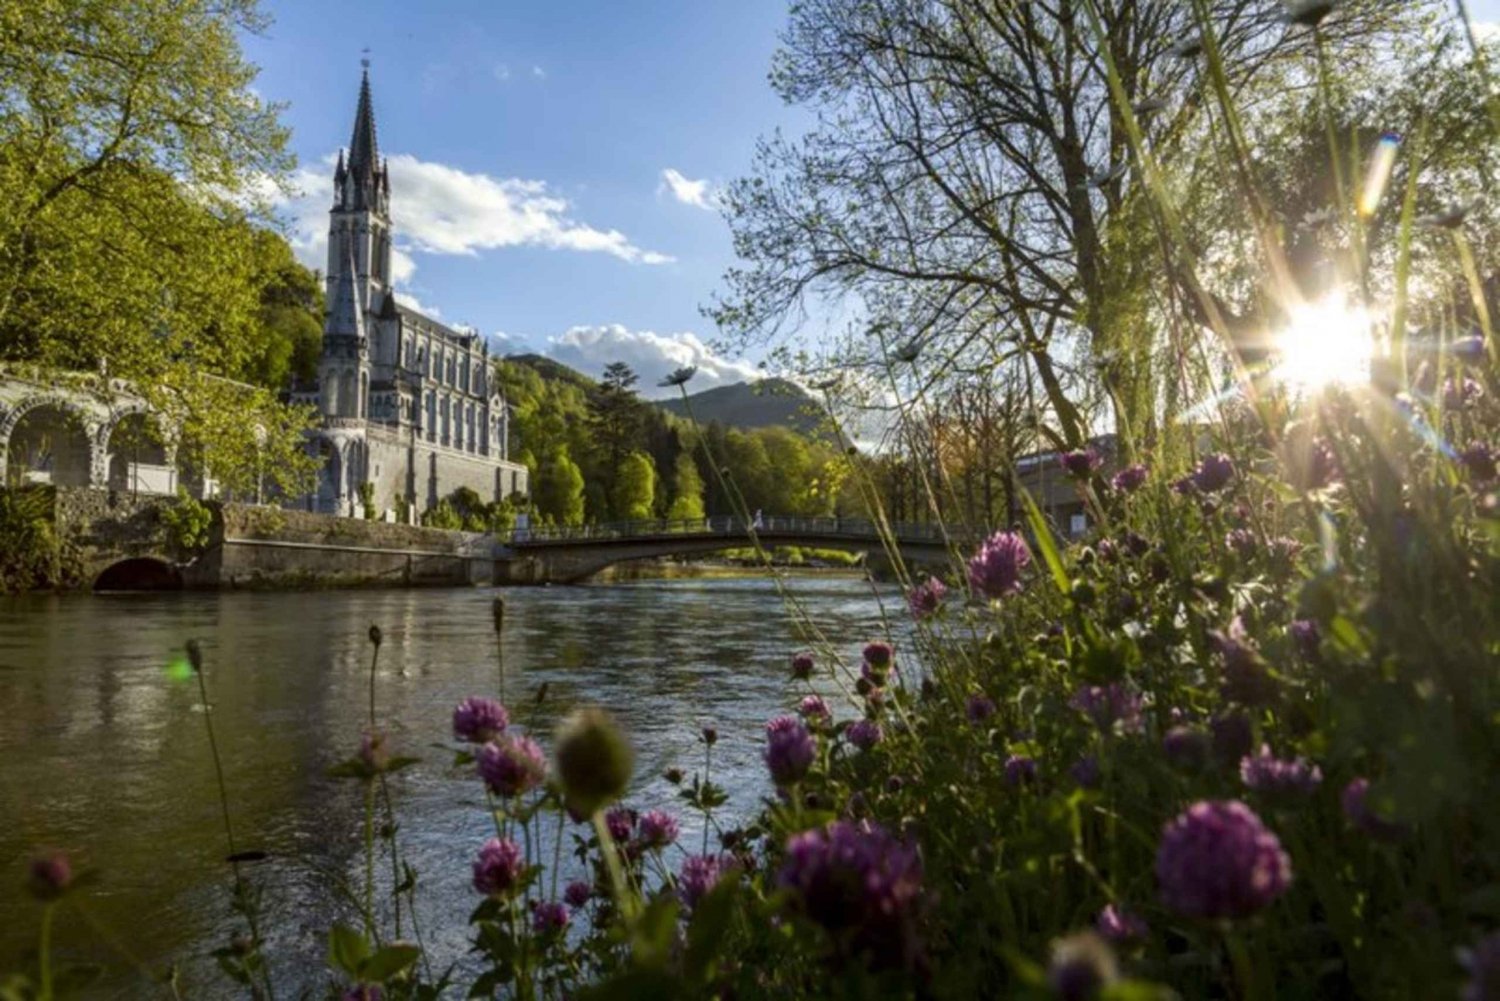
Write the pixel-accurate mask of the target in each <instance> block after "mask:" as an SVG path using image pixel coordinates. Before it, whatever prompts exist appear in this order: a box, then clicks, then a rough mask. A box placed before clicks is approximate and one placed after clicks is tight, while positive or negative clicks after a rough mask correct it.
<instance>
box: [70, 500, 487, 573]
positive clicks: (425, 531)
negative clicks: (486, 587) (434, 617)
mask: <svg viewBox="0 0 1500 1001" xmlns="http://www.w3.org/2000/svg"><path fill="white" fill-rule="evenodd" d="M178 503H179V502H178V501H177V500H176V499H175V498H171V497H159V496H157V497H144V496H143V497H135V496H132V495H129V494H124V493H118V492H111V491H105V490H91V489H82V488H60V489H57V490H56V491H55V499H54V502H53V521H54V523H55V525H56V529H57V531H58V533H59V535H60V536H61V537H62V538H63V539H64V540H65V541H66V544H67V546H68V548H69V551H70V553H71V558H72V559H73V560H74V561H75V565H76V567H77V571H76V573H74V574H71V575H70V579H69V581H68V583H69V584H70V585H74V586H77V587H78V588H80V589H90V588H95V587H104V588H109V589H113V588H124V589H152V590H155V589H172V588H178V587H183V588H195V589H205V590H214V589H219V588H226V589H231V588H249V589H256V588H262V589H290V588H324V587H414V586H453V585H463V584H481V583H482V584H488V583H490V582H491V581H492V580H493V579H494V572H495V560H494V547H493V540H492V539H491V538H490V537H489V536H486V535H482V534H476V533H472V532H450V531H444V530H442V529H435V528H420V527H416V526H412V525H397V524H391V523H388V522H380V521H362V520H359V519H354V518H339V517H335V516H332V515H325V514H314V513H311V512H308V511H293V510H286V509H282V508H274V507H257V506H254V505H243V504H209V505H206V508H207V511H208V514H209V521H208V524H207V526H206V529H205V531H204V533H203V535H202V537H201V538H199V539H196V540H192V544H190V545H184V540H183V539H181V538H180V537H177V536H176V535H175V534H174V531H173V528H172V526H171V524H170V523H169V519H168V518H166V517H164V514H165V512H166V511H168V510H169V509H171V508H173V507H175V506H176V505H177V504H178Z"/></svg>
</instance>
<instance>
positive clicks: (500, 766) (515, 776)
mask: <svg viewBox="0 0 1500 1001" xmlns="http://www.w3.org/2000/svg"><path fill="white" fill-rule="evenodd" d="M479 774H480V777H481V778H483V779H484V784H485V785H487V786H489V789H490V792H493V793H494V794H495V795H496V796H519V795H521V794H522V793H524V792H527V791H528V790H531V789H534V788H536V787H537V786H538V785H539V784H541V781H542V778H543V777H544V776H545V775H546V774H547V757H546V755H544V754H543V753H542V748H541V745H539V744H538V743H537V742H536V741H534V740H532V739H531V738H530V737H503V738H501V739H500V740H498V741H491V742H490V743H488V744H485V745H484V746H483V747H481V748H480V749H479Z"/></svg>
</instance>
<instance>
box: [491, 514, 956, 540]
mask: <svg viewBox="0 0 1500 1001" xmlns="http://www.w3.org/2000/svg"><path fill="white" fill-rule="evenodd" d="M890 531H891V534H892V535H893V536H894V537H895V538H896V540H897V541H899V542H927V543H942V542H944V541H945V539H947V538H955V537H956V538H963V537H964V536H965V532H964V530H962V529H957V528H955V527H953V526H948V529H947V534H946V535H945V534H944V531H943V529H942V527H940V526H938V525H934V524H917V523H907V522H897V523H895V524H892V525H891V526H890ZM752 532H754V533H755V534H756V535H807V536H825V537H832V536H837V537H844V538H851V539H862V540H868V539H877V538H879V537H880V536H881V530H880V526H879V525H878V524H877V523H876V522H874V521H872V520H870V519H868V518H804V517H795V516H792V517H789V516H784V515H772V516H770V517H759V518H749V519H746V518H739V517H736V516H733V515H715V516H714V517H711V518H688V519H669V518H648V519H644V520H640V521H620V522H609V523H606V524H601V525H552V526H547V527H531V528H518V529H516V530H515V531H513V532H512V533H511V539H510V541H511V542H512V543H513V544H525V543H545V542H586V541H604V540H612V539H637V538H658V537H661V536H669V535H697V536H704V535H707V536H722V537H726V538H744V539H745V541H746V542H749V541H750V537H751V534H752Z"/></svg>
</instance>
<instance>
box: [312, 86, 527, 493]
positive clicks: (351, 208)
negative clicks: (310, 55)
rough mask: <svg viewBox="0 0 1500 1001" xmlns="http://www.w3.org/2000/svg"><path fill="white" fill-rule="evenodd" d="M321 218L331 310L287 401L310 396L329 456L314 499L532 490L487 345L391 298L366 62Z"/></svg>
mask: <svg viewBox="0 0 1500 1001" xmlns="http://www.w3.org/2000/svg"><path fill="white" fill-rule="evenodd" d="M333 185H334V199H333V208H332V210H331V211H330V213H329V224H328V277H327V293H328V315H327V318H326V320H325V321H324V325H323V356H322V358H321V360H320V361H319V362H318V381H317V385H315V386H299V387H296V388H295V389H294V390H293V392H292V399H293V401H294V402H301V403H310V404H313V405H315V406H317V408H318V410H319V412H320V413H321V414H322V415H323V421H322V426H321V427H320V428H319V429H318V430H317V431H316V432H315V433H314V442H313V443H312V446H311V447H313V448H316V449H317V450H318V451H319V452H320V453H321V454H322V455H323V456H324V457H325V459H326V461H325V463H324V465H323V470H322V473H321V475H320V479H319V483H318V489H317V492H316V493H315V494H312V495H309V496H308V497H307V498H305V503H306V505H307V506H308V507H309V508H311V509H313V510H318V511H324V512H328V513H334V514H345V515H355V514H360V513H363V505H362V503H361V501H360V489H361V486H362V485H363V484H365V483H369V484H371V487H372V488H373V505H374V508H375V510H376V512H377V513H383V512H386V511H391V510H395V509H397V508H399V507H400V506H401V504H402V503H405V504H407V505H409V510H410V511H411V512H412V513H413V516H415V514H416V512H420V511H423V510H426V509H427V508H430V507H432V506H433V505H435V504H436V503H437V502H438V501H439V500H440V499H441V498H443V497H446V496H447V495H448V494H450V493H452V492H453V491H454V490H455V489H457V488H459V487H468V488H470V489H472V490H473V491H475V492H476V493H477V494H479V496H480V498H481V499H482V500H485V501H494V500H500V499H502V498H504V497H507V496H509V495H511V494H513V493H520V494H525V493H527V492H528V484H527V482H526V467H525V466H522V465H518V464H517V463H514V462H511V461H510V450H509V437H510V414H509V409H508V408H507V406H506V403H505V399H504V398H503V396H502V395H501V392H500V388H499V387H498V386H497V385H495V383H494V375H493V372H492V371H491V367H490V353H489V346H488V345H487V344H486V343H485V342H484V339H483V338H482V337H480V336H479V335H478V334H477V333H475V332H472V331H465V330H455V329H453V328H452V327H449V326H446V325H444V324H442V323H439V322H438V321H437V320H434V319H432V318H431V317H428V316H425V315H423V314H422V313H420V312H418V311H417V310H415V309H412V308H411V307H410V306H405V305H402V304H401V303H399V302H397V301H396V296H395V293H394V291H393V289H392V285H391V238H392V230H391V216H390V201H391V188H390V175H389V173H388V171H387V169H386V164H385V162H384V161H382V160H381V159H380V157H379V149H378V146H377V144H376V138H375V112H374V109H373V106H372V104H371V101H370V73H369V68H368V66H367V67H366V69H365V72H364V78H363V80H362V81H361V83H360V88H359V107H358V109H357V110H356V111H355V114H354V136H353V138H352V139H351V140H350V143H349V150H348V155H347V157H346V156H345V153H344V152H343V151H340V152H339V160H338V166H337V167H335V168H334V173H333Z"/></svg>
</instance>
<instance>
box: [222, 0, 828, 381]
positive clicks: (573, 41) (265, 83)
mask: <svg viewBox="0 0 1500 1001" xmlns="http://www.w3.org/2000/svg"><path fill="white" fill-rule="evenodd" d="M265 6H266V10H267V11H268V13H270V14H271V15H272V16H273V17H274V23H273V24H272V26H271V27H270V28H269V30H267V31H266V32H265V33H264V34H263V35H262V36H259V37H252V38H249V39H247V40H246V48H247V51H248V54H249V56H250V58H251V59H252V60H254V61H255V62H256V63H258V64H259V65H260V66H261V67H262V72H261V75H260V78H259V79H258V80H257V81H256V84H255V87H256V90H257V91H258V92H259V93H260V94H261V95H262V96H263V97H265V98H267V99H268V100H273V101H280V102H286V103H287V104H288V107H287V109H286V112H285V114H284V120H285V121H286V123H287V124H288V125H289V126H290V127H291V128H292V130H293V139H292V145H293V148H294V150H295V151H296V153H297V155H298V159H299V161H300V166H301V169H300V171H299V176H298V178H297V180H298V186H299V188H300V190H301V191H302V192H303V193H304V197H303V198H300V199H297V200H295V201H294V202H292V203H291V204H290V205H288V206H286V207H285V209H284V211H285V214H286V215H287V216H288V218H289V219H290V220H291V221H292V223H293V225H294V227H295V231H294V235H295V236H296V238H297V242H298V244H299V251H300V253H301V254H302V256H303V257H304V259H305V260H306V261H307V262H308V263H309V264H312V265H314V266H318V267H321V266H323V256H322V255H323V253H324V249H323V246H324V245H323V239H324V231H325V230H326V226H327V215H326V213H327V207H328V200H329V191H330V188H331V181H330V180H329V177H330V175H331V166H330V165H329V164H328V163H327V162H326V161H327V160H328V158H329V157H331V156H332V155H333V154H334V153H335V152H336V151H337V150H338V149H339V147H341V146H346V145H347V144H348V142H349V133H350V129H351V125H352V122H353V116H354V106H355V99H356V97H357V93H358V87H359V74H360V59H361V57H362V51H361V50H362V49H364V48H365V47H366V46H368V47H369V49H370V53H369V58H370V62H371V68H370V78H371V86H372V91H373V96H374V103H375V114H376V121H377V126H378V135H379V141H380V148H381V152H382V154H383V155H385V156H388V157H390V159H391V174H392V194H391V198H392V208H393V214H394V216H395V221H396V227H397V241H398V248H400V249H401V251H402V255H401V259H400V260H398V262H397V278H398V284H399V286H400V287H402V288H403V289H404V292H405V293H406V295H407V296H408V297H409V298H411V299H414V300H416V301H417V302H418V303H420V304H421V305H422V307H423V308H426V309H428V310H429V311H436V312H437V313H438V315H439V316H440V317H441V318H442V319H443V320H446V321H448V322H452V323H464V324H469V325H472V326H475V327H477V328H479V329H480V330H482V331H483V332H484V333H486V334H490V335H504V341H503V342H502V343H503V344H504V346H505V347H506V348H507V349H510V350H515V349H530V350H545V351H547V352H548V353H551V354H553V355H555V356H556V357H558V358H559V359H560V360H563V361H566V362H569V363H571V364H575V365H577V366H578V367H580V368H583V369H584V370H585V371H589V372H591V373H592V374H597V373H598V371H599V370H600V369H602V368H603V365H604V364H605V363H607V362H608V361H610V360H612V359H613V358H614V357H621V358H624V360H626V361H630V362H632V363H633V364H636V365H637V367H638V368H639V369H640V370H641V372H642V375H643V377H650V378H654V377H656V376H657V375H658V374H659V373H660V372H662V371H664V370H665V369H666V368H667V367H670V363H678V362H681V363H686V362H697V363H699V364H700V365H701V366H703V375H702V376H700V379H699V380H697V381H695V384H694V385H695V388H696V387H700V386H701V388H708V386H710V385H712V384H715V383H723V382H734V381H739V380H740V379H742V378H744V377H745V376H747V375H749V374H752V373H753V372H754V366H753V365H751V364H749V363H747V362H743V361H740V362H731V361H726V360H724V359H722V358H718V357H716V356H713V355H712V354H711V353H710V352H709V350H708V349H707V348H706V347H704V345H703V342H706V341H709V340H711V339H712V338H713V336H714V331H713V328H712V324H711V323H710V322H709V321H707V320H706V319H704V318H703V317H702V316H701V315H700V314H699V311H698V309H699V306H700V305H701V304H703V303H705V302H707V301H708V299H709V297H710V295H711V293H712V291H713V289H714V288H715V287H716V286H717V284H718V282H719V278H720V275H721V274H722V272H723V270H724V268H725V267H726V266H727V265H728V264H729V263H730V261H731V260H732V251H731V246H730V238H729V232H728V229H727V227H726V226H725V225H724V223H723V221H722V219H721V218H720V217H719V215H718V214H717V212H716V211H715V210H714V204H713V199H714V192H715V190H716V189H718V188H719V187H720V186H722V185H723V184H725V183H726V182H727V181H729V180H730V179H732V178H733V177H735V176H737V175H739V174H742V173H744V172H745V171H746V169H747V168H748V166H749V164H750V161H751V157H752V154H753V150H754V144H755V141H756V138H757V137H758V136H760V135H763V134H767V133H769V132H771V131H773V130H774V129H776V128H778V127H783V128H789V129H791V130H793V131H800V130H801V129H803V128H804V127H805V124H806V119H805V117H803V113H801V112H799V111H797V110H794V109H788V108H786V107H785V106H783V105H782V104H781V102H780V101H779V100H778V99H777V98H776V96H775V95H774V94H773V93H772V91H771V89H770V87H769V85H768V84H767V82H766V74H767V72H768V70H769V68H770V63H771V56H772V53H773V52H774V51H775V47H776V33H777V31H778V30H779V28H780V27H781V24H782V21H783V18H784V14H785V11H784V7H783V6H782V4H780V3H778V2H770V0H752V2H747V0H696V2H693V0H645V2H641V0H636V2H632V3H628V4H626V3H607V4H606V3H587V2H573V3H522V2H516V0H511V2H503V3H496V2H493V0H487V2H472V0H463V2H444V3H431V4H423V5H418V4H411V3H404V2H394V0H358V2H347V0H332V2H329V0H318V2H307V0H269V2H267V3H266V5H265Z"/></svg>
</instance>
